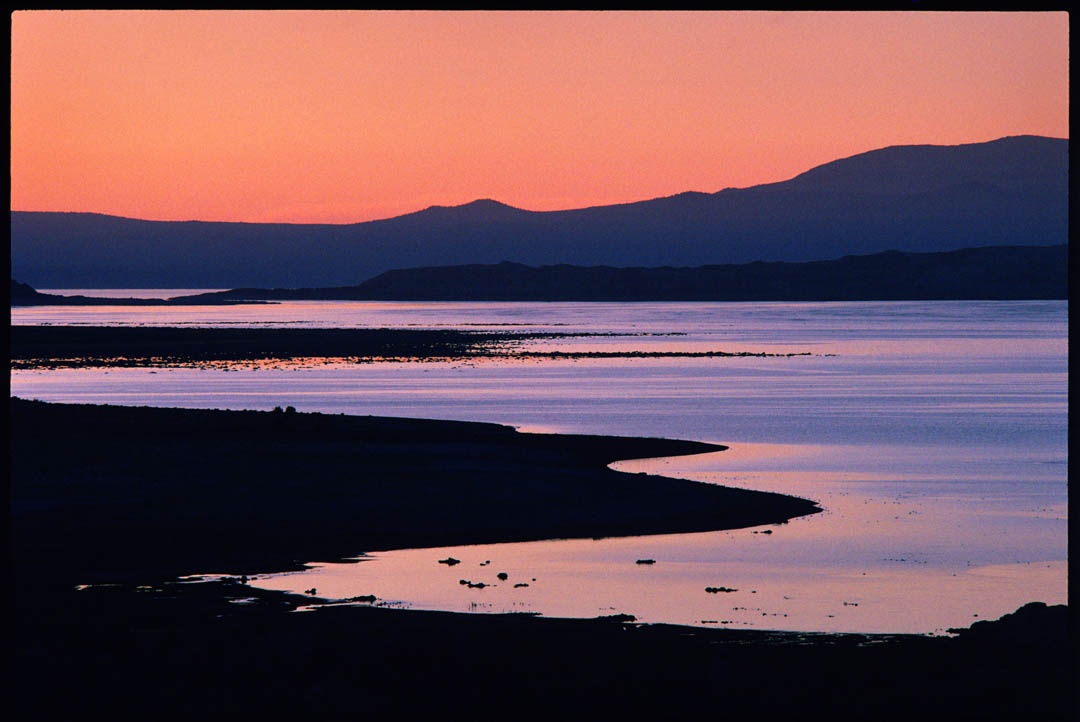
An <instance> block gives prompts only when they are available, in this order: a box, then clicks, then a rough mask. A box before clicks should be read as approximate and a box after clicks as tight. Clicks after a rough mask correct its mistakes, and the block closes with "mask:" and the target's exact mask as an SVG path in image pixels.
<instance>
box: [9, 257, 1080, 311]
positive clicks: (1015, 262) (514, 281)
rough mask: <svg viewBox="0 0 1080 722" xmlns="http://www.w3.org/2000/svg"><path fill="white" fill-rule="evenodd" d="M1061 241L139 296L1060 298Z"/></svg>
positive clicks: (449, 270) (420, 274)
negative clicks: (818, 258) (809, 258)
mask: <svg viewBox="0 0 1080 722" xmlns="http://www.w3.org/2000/svg"><path fill="white" fill-rule="evenodd" d="M1068 256H1069V249H1068V246H1067V245H1059V246H1004V247H1003V246H993V247H983V248H967V249H962V250H958V251H945V252H940V253H902V252H899V251H886V252H884V253H876V254H871V255H866V256H846V257H844V258H840V259H836V260H832V261H810V262H807V263H785V262H772V263H765V262H761V261H757V262H754V263H748V264H742V265H714V266H699V267H696V268H672V267H662V268H612V267H608V266H590V267H583V266H570V265H556V266H543V267H540V268H534V267H530V266H525V265H522V264H518V263H510V262H503V263H499V264H493V265H464V266H436V267H427V268H423V267H422V268H409V269H401V270H394V271H387V272H386V273H382V274H380V275H378V276H376V277H375V278H372V279H370V280H368V281H365V282H364V283H361V284H359V285H357V286H347V287H336V288H291V289H281V288H279V289H266V288H238V289H233V290H230V291H218V292H213V293H205V294H197V295H192V296H181V297H178V298H173V299H169V300H167V301H166V300H161V299H147V300H146V305H191V304H224V303H250V302H266V301H284V300H356V301H368V300H397V301H899V300H964V299H986V300H1017V299H1066V298H1068V291H1069V281H1068V260H1069V259H1068ZM11 303H12V305H13V306H16V305H43V304H60V305H87V304H91V303H106V304H108V303H119V304H121V305H135V304H139V301H138V300H136V299H122V300H119V301H117V300H115V299H92V298H86V297H82V296H78V297H67V298H65V297H60V296H53V295H47V294H40V293H38V292H37V291H35V290H34V289H32V288H30V287H29V286H26V285H25V284H20V283H17V282H15V281H12V298H11Z"/></svg>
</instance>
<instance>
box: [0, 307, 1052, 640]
mask: <svg viewBox="0 0 1080 722" xmlns="http://www.w3.org/2000/svg"><path fill="white" fill-rule="evenodd" d="M65 293H73V292H70V291H68V292H65ZM78 293H82V294H84V295H92V294H91V293H90V292H88V291H79V292H78ZM180 293H181V292H180V291H157V292H154V294H153V295H156V296H158V297H165V296H170V295H179V294H180ZM114 294H115V295H122V296H133V295H134V296H138V295H145V296H149V295H151V294H150V293H145V292H136V291H134V290H130V291H122V292H119V291H118V292H114ZM11 314H12V315H11V321H12V323H13V324H42V323H52V324H61V323H63V324H70V323H77V324H95V325H98V324H121V325H125V324H145V325H196V326H222V325H259V326H275V325H280V326H321V327H410V328H448V327H449V328H465V329H477V330H484V329H492V330H510V331H513V330H521V331H537V330H540V331H566V332H581V331H585V332H604V333H617V334H623V335H618V336H603V337H583V338H571V339H555V340H550V341H544V342H535V343H532V344H530V345H529V346H528V348H537V349H572V350H615V349H617V350H641V351H650V350H693V351H705V350H716V351H731V352H735V351H749V352H768V353H802V352H809V353H810V354H811V355H809V356H792V357H781V358H716V357H714V358H622V359H617V358H616V359H578V360H551V359H541V360H538V359H528V360H518V361H504V360H499V361H495V360H487V361H485V360H477V361H470V362H468V363H464V362H429V363H391V362H388V363H372V364H362V365H348V366H346V365H340V364H337V365H335V364H331V365H323V364H291V365H282V364H264V365H249V366H246V367H236V368H233V369H231V370H209V369H196V368H176V369H115V368H114V369H64V370H48V371H18V372H12V373H11V392H12V394H13V395H18V396H22V397H25V398H36V399H43V400H48V401H71V402H86V403H106V402H107V403H117V404H143V405H155V406H174V407H206V408H230V409H272V408H273V407H275V406H279V405H280V406H285V405H292V406H295V407H296V408H297V409H298V410H300V411H322V412H330V413H339V412H343V413H348V414H375V415H388V416H410V417H426V418H443V419H459V420H475V421H492V422H498V423H503V424H509V425H513V426H515V427H517V428H519V429H521V430H523V431H533V430H542V431H556V432H575V433H597V434H612V435H626V436H663V437H669V438H684V439H696V440H701V441H712V442H718V443H722V444H726V445H728V446H730V449H729V450H727V451H723V452H718V453H714V454H705V455H699V456H691V457H679V458H670V459H652V460H638V461H626V462H619V463H617V464H616V465H615V466H616V468H619V469H624V470H627V471H649V472H653V473H663V474H665V475H669V476H682V477H687V478H692V479H697V480H701V481H706V482H710V483H718V484H725V485H729V486H739V487H744V488H751V489H763V490H769V491H779V492H784V493H789V494H794V495H796V496H801V497H805V498H809V499H813V500H815V501H817V502H818V503H819V504H821V505H822V506H823V507H824V508H825V512H824V513H822V514H816V515H813V516H810V517H804V518H801V519H795V520H792V521H791V522H790V523H788V524H784V525H777V526H771V527H757V528H752V529H740V530H730V531H722V532H712V533H706V534H679V535H665V536H648V537H632V538H620V539H601V540H592V539H588V540H561V541H544V542H532V543H524V544H521V543H516V544H493V545H483V546H471V547H453V548H442V549H414V550H397V551H390V552H379V553H373V554H371V555H370V556H360V555H362V553H363V552H364V551H365V550H364V549H356V550H354V551H355V553H356V554H357V555H358V559H359V561H357V562H356V563H351V564H328V565H323V564H319V565H316V566H315V567H314V568H313V569H311V570H310V571H307V572H302V573H295V574H281V575H269V576H263V577H261V578H259V579H257V580H256V581H255V582H253V583H254V584H256V585H258V586H262V587H266V588H273V589H288V590H292V591H301V590H304V589H309V588H311V587H315V588H317V589H318V594H319V596H320V597H326V598H347V597H352V596H360V595H368V594H374V595H376V596H377V597H378V598H379V599H380V600H381V602H380V603H389V604H394V605H400V606H405V607H410V608H417V609H447V610H457V611H478V612H502V611H521V612H534V613H540V614H544V615H548V616H577V617H592V616H598V615H605V614H615V613H624V614H632V615H635V616H636V617H637V618H638V619H639V620H640V621H644V622H672V623H679V624H693V625H706V626H726V627H736V628H760V629H793V630H805V631H858V632H924V633H933V632H941V631H944V630H945V629H947V628H948V627H956V626H967V625H968V624H970V623H971V622H972V621H976V620H977V619H983V618H996V617H998V616H1000V615H1002V614H1004V613H1007V612H1010V611H1013V610H1015V609H1016V608H1017V607H1018V606H1020V605H1021V604H1023V603H1025V602H1028V601H1044V602H1047V603H1049V604H1057V603H1066V602H1067V558H1068V553H1067V542H1068V532H1067V526H1068V515H1067V503H1068V491H1067V476H1068V445H1067V428H1068V304H1067V302H1066V301H1052V302H1043V301H1033V302H903V303H895V302H890V303H633V304H630V303H627V304H623V303H381V302H289V303H282V304H271V305H259V306H219V307H182V308H175V309H161V308H153V307H147V308H143V309H139V308H133V307H128V308H125V307H37V308H15V309H12V312H11ZM761 532H771V533H768V534H766V533H761ZM448 555H452V556H454V557H455V558H457V559H460V560H462V563H461V564H460V565H457V566H454V567H447V566H446V565H441V564H438V563H437V560H438V559H441V558H445V557H446V556H448ZM642 558H650V559H655V560H656V563H655V564H652V565H639V564H635V561H636V560H637V559H642ZM312 561H313V562H318V561H319V560H312ZM485 562H489V563H485ZM206 571H207V572H214V571H215V570H212V569H208V570H206ZM499 572H505V573H506V574H507V575H508V579H507V580H506V581H505V582H502V581H500V580H499V579H498V578H497V576H496V575H497V574H498V573H499ZM463 578H464V579H469V580H471V581H483V582H486V583H488V584H491V585H492V586H488V587H486V588H483V589H470V588H468V587H466V586H464V585H461V584H459V580H460V579H463ZM517 584H528V586H524V587H522V586H515V585H517ZM707 586H708V587H726V588H733V589H735V590H736V591H733V592H719V593H708V592H706V591H705V587H707Z"/></svg>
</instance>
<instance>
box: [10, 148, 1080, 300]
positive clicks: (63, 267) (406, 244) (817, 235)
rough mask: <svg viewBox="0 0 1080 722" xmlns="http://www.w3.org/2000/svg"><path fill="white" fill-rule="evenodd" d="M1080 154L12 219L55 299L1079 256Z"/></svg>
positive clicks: (887, 155)
mask: <svg viewBox="0 0 1080 722" xmlns="http://www.w3.org/2000/svg"><path fill="white" fill-rule="evenodd" d="M1068 147H1069V146H1068V140H1067V139H1056V138H1043V137H1038V136H1014V137H1009V138H1002V139H1000V140H995V141H991V142H988V143H974V144H968V145H957V146H930V145H920V146H894V147H889V148H883V149H880V150H875V151H871V152H868V153H862V154H860V155H856V156H852V157H850V158H845V159H842V160H837V161H833V162H831V163H827V164H825V165H822V166H819V167H817V168H814V169H812V170H809V171H807V172H806V173H803V174H801V175H799V176H796V177H795V178H792V179H791V180H788V181H784V182H781V183H771V184H766V185H759V186H754V187H752V188H745V189H734V188H729V189H725V190H722V191H719V192H716V193H696V192H691V193H681V194H678V195H675V196H670V197H667V198H656V199H653V200H647V201H641V202H638V203H626V204H620V205H613V206H598V207H593V208H582V209H577V210H566V211H546V212H533V211H526V210H521V209H518V208H512V207H510V206H507V205H504V204H502V203H498V202H496V201H493V200H479V201H474V202H473V203H468V204H466V205H462V206H455V207H442V206H433V207H431V208H428V209H426V210H423V211H419V212H417V213H411V214H408V215H404V216H399V217H396V218H390V219H386V220H379V221H370V222H367V223H357V224H351V225H310V224H262V223H209V222H199V221H188V222H165V221H142V220H133V219H127V218H118V217H114V216H105V215H99V214H91V213H38V212H19V211H12V213H11V264H12V275H13V276H14V277H15V278H18V279H20V280H22V281H25V282H29V283H31V284H33V285H34V286H37V287H46V288H140V287H141V288H199V287H202V288H236V287H239V286H259V287H293V288H295V287H327V286H351V285H355V284H358V283H360V282H361V281H363V280H364V279H369V278H371V277H372V276H375V275H376V274H379V273H382V272H384V271H388V270H390V269H395V268H410V267H416V266H447V265H461V264H496V263H499V262H501V261H513V262H516V263H519V264H527V265H533V266H538V265H550V264H573V265H578V266H596V265H606V266H620V267H625V266H642V267H660V266H683V267H687V266H695V267H696V266H702V265H708V264H740V263H749V262H752V261H787V262H805V261H817V260H826V259H836V258H839V257H841V256H845V255H852V254H872V253H877V252H881V251H886V250H898V251H904V252H923V253H925V252H939V251H948V250H955V249H960V248H971V247H979V246H1049V245H1059V244H1064V243H1067V242H1068V180H1069V173H1068V166H1069V162H1068Z"/></svg>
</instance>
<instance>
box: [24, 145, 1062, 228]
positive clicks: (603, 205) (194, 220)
mask: <svg viewBox="0 0 1080 722" xmlns="http://www.w3.org/2000/svg"><path fill="white" fill-rule="evenodd" d="M1013 138H1045V139H1047V140H1064V141H1068V140H1069V137H1068V136H1064V137H1056V136H1049V135H1037V134H1034V133H1016V134H1013V135H1003V136H1000V137H998V138H992V139H990V140H984V141H973V142H970V143H903V144H898V145H886V146H879V147H876V148H871V149H870V150H865V151H862V152H859V153H855V154H853V155H848V156H843V157H841V158H834V159H833V160H830V161H825V162H824V163H819V164H818V165H815V166H812V167H810V168H807V169H806V170H804V171H802V172H801V173H796V174H795V175H793V176H791V177H790V178H785V179H783V180H777V181H767V182H765V183H756V184H754V185H751V186H742V187H737V186H728V187H725V188H721V189H719V190H716V191H698V190H684V191H679V192H677V193H673V194H671V195H663V196H653V197H649V198H639V199H637V200H629V201H619V202H616V203H599V204H593V205H585V206H576V207H571V208H557V209H553V210H540V211H538V210H532V209H529V208H522V207H520V206H514V205H511V204H509V203H505V202H503V201H500V200H498V199H495V198H487V197H482V198H474V199H473V200H471V201H466V202H465V203H459V204H457V205H442V204H432V205H429V206H426V207H424V208H419V209H417V210H414V211H407V212H405V213H400V214H398V215H394V216H385V217H381V218H371V219H368V220H366V221H346V222H339V223H334V222H318V221H316V222H305V221H223V220H204V219H199V218H186V219H161V218H139V217H135V216H125V215H120V214H116V213H105V212H102V211H57V210H20V209H15V208H12V209H11V210H10V212H11V213H54V214H70V215H75V214H80V215H92V216H107V217H109V218H119V219H122V220H128V221H145V222H147V223H228V224H231V225H252V226H258V225H266V226H358V225H363V224H365V223H378V222H380V221H390V220H394V219H396V218H404V217H405V216H411V215H415V214H417V213H424V212H425V211H430V210H434V209H446V210H450V209H454V208H464V207H465V206H470V205H473V204H476V203H484V202H487V203H494V204H497V205H500V206H503V207H505V208H509V209H512V210H516V211H522V212H525V213H565V212H569V211H583V210H589V209H592V208H611V207H615V206H624V205H633V204H635V203H646V202H648V201H655V200H663V199H666V198H675V197H676V196H681V195H687V194H699V195H716V194H717V193H723V192H724V191H729V190H748V189H751V188H759V187H761V186H767V185H774V184H778V183H786V182H788V181H791V180H794V179H796V178H798V177H800V176H802V175H805V174H806V173H809V172H810V171H812V170H814V169H816V168H821V167H823V166H826V165H829V164H831V163H836V162H838V161H843V160H848V159H850V158H856V157H858V156H861V155H867V154H869V153H875V152H878V151H882V150H887V149H890V148H928V147H929V148H958V147H960V146H964V145H985V144H987V143H996V142H999V141H1002V140H1009V139H1013Z"/></svg>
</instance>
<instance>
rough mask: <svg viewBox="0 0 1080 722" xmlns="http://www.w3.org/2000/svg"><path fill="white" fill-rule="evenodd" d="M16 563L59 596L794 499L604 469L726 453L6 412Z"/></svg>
mask: <svg viewBox="0 0 1080 722" xmlns="http://www.w3.org/2000/svg"><path fill="white" fill-rule="evenodd" d="M11 421H12V445H11V449H12V464H11V469H12V479H13V483H12V518H13V526H14V533H15V557H16V563H17V566H19V567H20V568H23V569H24V570H25V571H26V573H27V574H29V575H30V576H33V574H34V570H42V569H44V570H48V574H49V575H51V576H53V577H54V578H63V579H65V580H66V581H70V582H71V583H73V584H75V583H100V582H111V581H126V580H136V579H147V578H157V579H161V578H165V577H170V576H173V575H181V574H192V573H199V572H206V571H221V572H231V573H249V574H250V573H253V572H261V571H282V570H285V569H290V568H296V567H298V566H299V565H301V564H302V563H304V562H310V561H315V560H331V559H340V558H343V557H348V556H353V555H356V554H359V553H362V552H365V551H372V550H380V549H393V548H410V547H424V546H449V545H459V544H473V543H490V542H505V541H527V540H538V539H552V538H567V537H592V536H627V535H640V534H660V533H677V532H694V531H710V530H719V529H731V528H739V527H746V526H754V525H758V524H767V523H779V522H783V521H785V520H787V519H790V518H792V517H796V516H801V515H804V514H812V513H815V512H817V511H820V508H819V507H818V506H817V505H816V504H814V503H813V502H811V501H807V500H805V499H798V498H795V497H791V496H785V495H781V494H771V493H764V492H758V491H747V490H742V489H732V488H727V487H721V486H715V485H711V484H703V483H699V482H694V481H687V480H681V479H671V478H665V477H661V476H653V475H646V474H629V473H624V472H619V471H615V470H613V469H610V468H608V467H607V464H609V463H611V462H613V461H616V460H622V459H631V458H643V457H659V456H677V455H683V454H697V453H704V452H711V451H717V450H721V449H723V448H725V447H722V446H718V445H714V444H705V443H699V442H692V441H675V440H669V439H655V438H625V437H607V436H583V435H563V434H531V433H519V432H517V431H516V430H514V429H513V428H511V427H507V426H500V425H496V424H483V423H467V422H455V421H431V420H422V419H401V418H381V417H361V416H334V415H326V414H318V413H288V412H278V413H275V412H260V411H216V410H189V409H164V408H148V407H122V406H91V405H73V404H53V403H44V402H37V401H26V400H21V399H17V398H12V399H11Z"/></svg>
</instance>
